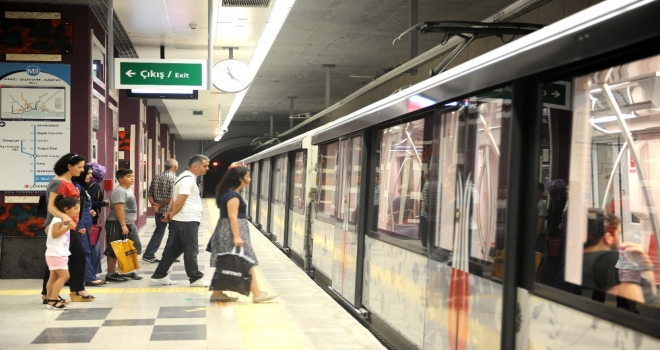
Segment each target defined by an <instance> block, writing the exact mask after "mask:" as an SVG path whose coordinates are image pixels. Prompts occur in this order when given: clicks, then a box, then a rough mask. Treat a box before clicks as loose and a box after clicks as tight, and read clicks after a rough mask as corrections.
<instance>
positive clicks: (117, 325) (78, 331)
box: [0, 199, 385, 350]
mask: <svg viewBox="0 0 660 350" xmlns="http://www.w3.org/2000/svg"><path fill="white" fill-rule="evenodd" d="M218 217H219V211H218V210H217V209H216V207H215V203H214V201H213V200H210V199H208V200H205V201H204V219H203V222H202V223H201V225H200V231H199V247H200V253H199V255H198V257H197V258H198V262H199V266H200V270H201V271H202V272H204V274H205V278H207V279H211V277H212V275H213V272H214V269H213V268H211V267H210V266H209V256H210V254H209V253H208V252H205V251H204V248H205V247H206V243H207V241H208V240H209V238H210V237H211V234H212V233H213V229H214V228H215V224H216V221H217V220H218ZM250 227H251V230H252V232H251V238H252V243H253V246H254V250H255V252H256V254H257V258H258V259H259V263H260V264H259V266H258V267H257V268H256V272H257V280H258V282H259V284H260V287H261V289H262V290H265V291H273V292H276V293H280V297H278V298H277V299H274V300H272V301H269V302H265V303H261V304H253V303H252V298H251V297H250V298H248V297H245V296H242V295H238V294H236V293H230V294H233V296H237V297H238V298H239V300H238V301H237V302H235V303H211V302H209V297H210V295H211V292H210V291H208V289H207V288H199V287H198V288H194V287H189V286H188V285H189V282H188V279H187V277H186V274H185V271H184V266H183V259H182V258H181V262H180V263H175V264H174V265H173V267H172V270H171V274H170V278H172V279H173V280H177V281H178V282H179V284H178V285H177V286H160V285H156V284H153V283H151V282H150V281H149V277H150V276H151V274H152V273H153V271H154V270H155V269H156V266H157V264H155V263H154V264H151V263H147V262H144V261H141V264H142V266H141V269H140V271H139V273H140V275H141V276H142V277H143V279H142V280H131V281H127V282H114V283H111V284H108V285H106V286H104V287H88V288H87V290H88V291H89V293H90V294H92V295H94V296H95V297H96V300H95V301H93V302H89V303H73V302H72V303H69V305H68V306H69V310H68V311H54V310H46V309H44V308H43V306H42V304H41V299H40V291H41V283H42V282H41V280H1V281H0V349H2V350H9V349H48V350H57V349H106V350H107V349H144V350H151V349H177V348H178V349H236V350H238V349H246V350H247V349H255V350H256V349H264V350H265V349H269V350H278V349H282V350H284V349H287V350H293V349H385V347H384V346H383V345H382V344H381V343H379V342H378V340H377V339H376V338H375V337H374V336H373V335H372V334H371V333H370V332H369V331H368V330H367V329H366V328H364V327H363V326H362V325H361V324H360V323H359V322H358V321H357V320H355V319H354V318H353V317H352V316H351V315H350V314H348V313H347V312H346V311H345V310H344V309H343V308H342V307H341V306H339V305H338V304H337V303H336V302H335V301H334V300H333V299H332V298H331V297H330V296H329V295H327V294H326V293H325V292H324V291H323V290H322V289H321V288H320V287H319V286H317V285H316V283H314V281H312V280H311V279H310V278H309V277H307V276H306V275H305V274H304V273H303V271H302V270H300V269H299V268H298V267H297V266H296V265H295V264H294V263H293V262H292V261H291V260H289V259H288V258H287V257H286V256H285V255H284V254H282V253H281V251H279V250H278V249H277V248H276V247H275V246H274V245H273V244H272V243H271V242H270V241H268V239H267V238H266V237H264V236H263V235H262V234H261V233H260V232H259V231H257V229H256V228H254V227H252V226H251V225H250ZM154 228H155V224H154V219H153V218H151V219H149V222H148V224H147V225H146V226H145V227H144V228H143V229H142V230H141V231H140V239H141V241H142V245H143V247H146V245H147V243H148V242H149V239H150V237H151V233H152V232H153V230H154ZM164 246H165V239H163V243H162V244H161V250H160V251H159V252H158V253H157V254H156V257H158V258H160V257H161V256H162V248H164ZM105 267H106V266H104V268H105ZM100 277H101V278H104V277H105V273H103V274H102V275H100ZM68 293H69V289H68V287H64V288H63V289H62V293H61V296H62V297H64V298H65V299H67V300H69V299H70V297H69V296H68Z"/></svg>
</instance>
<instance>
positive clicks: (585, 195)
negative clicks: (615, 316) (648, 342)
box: [540, 56, 660, 319]
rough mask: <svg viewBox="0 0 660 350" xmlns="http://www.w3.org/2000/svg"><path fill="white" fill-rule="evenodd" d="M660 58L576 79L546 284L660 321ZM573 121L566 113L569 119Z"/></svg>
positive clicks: (556, 183) (555, 186)
mask: <svg viewBox="0 0 660 350" xmlns="http://www.w3.org/2000/svg"><path fill="white" fill-rule="evenodd" d="M658 86H660V56H656V57H652V58H648V59H643V60H639V61H635V62H631V63H627V64H623V65H620V66H616V67H612V68H609V69H605V70H602V71H598V72H594V73H591V74H588V75H585V76H580V77H576V78H575V79H573V91H574V92H573V101H574V102H573V105H574V106H573V113H572V127H573V128H572V134H571V136H570V139H569V138H568V137H564V140H562V141H561V142H563V143H569V144H570V155H569V159H564V160H563V161H564V162H569V166H570V168H569V172H568V174H569V175H568V181H567V182H568V185H567V186H566V185H565V181H564V179H560V178H555V179H551V181H550V183H549V189H550V191H549V192H550V194H549V196H550V204H552V202H553V201H561V200H564V202H566V197H567V196H568V200H567V203H568V204H567V205H565V209H564V211H563V215H562V216H561V219H560V221H559V224H558V225H554V224H552V223H550V222H549V226H548V238H547V239H546V242H545V246H544V248H543V253H544V258H543V263H542V265H541V269H540V280H541V282H542V283H544V284H548V285H550V286H553V287H556V288H560V289H564V290H566V291H569V292H573V293H576V294H580V295H582V296H583V297H587V298H591V299H592V300H596V301H598V302H605V303H606V304H609V305H612V306H614V305H617V306H618V307H620V308H624V309H628V310H630V311H633V312H637V313H639V314H641V315H645V316H648V317H653V318H655V319H660V313H658V312H657V310H658V309H657V307H658V304H659V300H658V293H657V283H658V281H660V279H659V277H660V276H659V274H658V270H659V268H660V266H658V254H660V252H659V251H658V246H659V245H658V232H659V231H658V230H659V229H660V226H659V223H658V213H657V206H656V203H660V185H659V184H660V132H659V131H658V130H660V94H659V93H658V92H659V88H658ZM569 117H570V114H569Z"/></svg>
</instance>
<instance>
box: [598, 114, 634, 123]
mask: <svg viewBox="0 0 660 350" xmlns="http://www.w3.org/2000/svg"><path fill="white" fill-rule="evenodd" d="M621 117H623V119H632V118H635V117H637V116H636V115H634V114H622V115H621ZM613 121H616V116H615V115H606V116H604V117H597V118H592V119H591V122H593V123H606V122H613Z"/></svg>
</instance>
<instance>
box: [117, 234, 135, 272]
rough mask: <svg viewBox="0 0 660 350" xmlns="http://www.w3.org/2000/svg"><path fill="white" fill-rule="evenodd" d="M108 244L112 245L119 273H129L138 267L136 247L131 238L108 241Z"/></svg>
mask: <svg viewBox="0 0 660 350" xmlns="http://www.w3.org/2000/svg"><path fill="white" fill-rule="evenodd" d="M110 245H111V246H112V250H113V251H114V252H115V256H116V257H117V263H118V264H119V273H121V274H124V273H129V272H133V271H135V270H137V269H139V268H140V263H139V262H138V258H137V257H138V253H137V249H135V246H134V245H133V241H132V240H130V239H125V240H121V241H114V242H110Z"/></svg>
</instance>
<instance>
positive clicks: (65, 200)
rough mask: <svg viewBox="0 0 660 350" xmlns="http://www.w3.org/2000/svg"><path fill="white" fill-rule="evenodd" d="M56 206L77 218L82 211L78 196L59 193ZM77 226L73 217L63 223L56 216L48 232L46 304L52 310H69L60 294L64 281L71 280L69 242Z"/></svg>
mask: <svg viewBox="0 0 660 350" xmlns="http://www.w3.org/2000/svg"><path fill="white" fill-rule="evenodd" d="M55 206H56V207H57V209H59V210H60V211H61V212H63V213H65V214H66V215H68V216H69V217H71V218H77V217H78V213H79V212H80V201H79V200H78V199H77V198H71V197H64V196H62V195H58V196H57V197H56V198H55ZM75 228H76V222H75V221H74V220H73V219H72V220H71V221H69V224H68V225H64V224H63V223H62V219H60V218H58V217H54V218H53V221H51V223H50V225H49V226H48V230H47V231H46V233H47V234H48V237H47V238H46V264H48V269H49V270H50V278H49V279H48V284H46V291H47V294H46V299H45V300H44V305H45V307H46V309H50V310H68V308H67V307H66V305H64V303H62V302H61V301H60V298H59V294H60V291H61V290H62V286H64V283H66V281H68V280H69V267H68V262H69V255H71V252H69V242H70V239H71V236H70V230H73V229H75Z"/></svg>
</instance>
